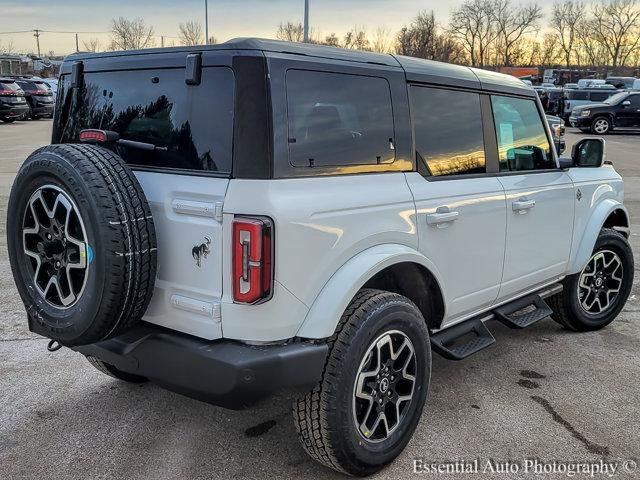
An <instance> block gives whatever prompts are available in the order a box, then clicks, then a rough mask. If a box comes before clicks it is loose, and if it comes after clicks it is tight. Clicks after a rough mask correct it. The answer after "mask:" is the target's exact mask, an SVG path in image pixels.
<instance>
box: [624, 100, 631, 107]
mask: <svg viewBox="0 0 640 480" xmlns="http://www.w3.org/2000/svg"><path fill="white" fill-rule="evenodd" d="M629 105H631V102H630V101H629V100H625V101H624V102H622V106H623V107H628V106H629Z"/></svg>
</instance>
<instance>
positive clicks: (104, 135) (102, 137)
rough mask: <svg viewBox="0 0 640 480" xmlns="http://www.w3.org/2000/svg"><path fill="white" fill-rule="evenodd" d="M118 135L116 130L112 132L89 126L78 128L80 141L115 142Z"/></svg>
mask: <svg viewBox="0 0 640 480" xmlns="http://www.w3.org/2000/svg"><path fill="white" fill-rule="evenodd" d="M118 137H119V135H118V134H117V133H116V132H112V131H110V130H95V129H91V128H90V129H87V130H80V141H81V142H95V143H106V142H115V141H117V140H118Z"/></svg>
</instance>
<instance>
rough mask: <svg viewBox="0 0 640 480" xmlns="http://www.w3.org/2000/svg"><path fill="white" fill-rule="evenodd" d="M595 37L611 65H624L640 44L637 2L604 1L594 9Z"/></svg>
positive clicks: (639, 14) (639, 21)
mask: <svg viewBox="0 0 640 480" xmlns="http://www.w3.org/2000/svg"><path fill="white" fill-rule="evenodd" d="M591 26H592V27H593V29H594V30H593V36H594V38H595V39H596V40H597V41H598V43H600V44H601V45H602V46H603V47H604V48H605V49H606V50H607V52H608V54H609V57H610V59H611V65H612V66H613V67H617V66H618V65H624V64H625V62H626V60H627V58H628V57H629V55H630V54H631V53H632V52H633V51H634V49H635V48H636V47H637V46H638V43H640V31H639V30H640V29H639V27H640V9H638V5H637V1H636V0H611V1H609V2H606V1H603V2H602V3H600V4H596V5H594V7H593V21H592V22H591Z"/></svg>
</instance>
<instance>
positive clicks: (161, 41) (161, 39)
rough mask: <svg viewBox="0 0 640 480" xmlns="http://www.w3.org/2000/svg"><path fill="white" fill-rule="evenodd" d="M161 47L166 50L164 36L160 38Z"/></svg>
mask: <svg viewBox="0 0 640 480" xmlns="http://www.w3.org/2000/svg"><path fill="white" fill-rule="evenodd" d="M160 46H161V47H162V48H164V35H162V36H161V37H160Z"/></svg>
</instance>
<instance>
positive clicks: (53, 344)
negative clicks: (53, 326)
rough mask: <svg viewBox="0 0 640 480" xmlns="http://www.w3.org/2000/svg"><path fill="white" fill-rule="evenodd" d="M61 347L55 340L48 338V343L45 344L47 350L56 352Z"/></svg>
mask: <svg viewBox="0 0 640 480" xmlns="http://www.w3.org/2000/svg"><path fill="white" fill-rule="evenodd" d="M61 348H62V345H60V344H59V343H58V342H57V341H56V340H49V344H48V345H47V350H49V351H50V352H57V351H58V350H60V349H61Z"/></svg>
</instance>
